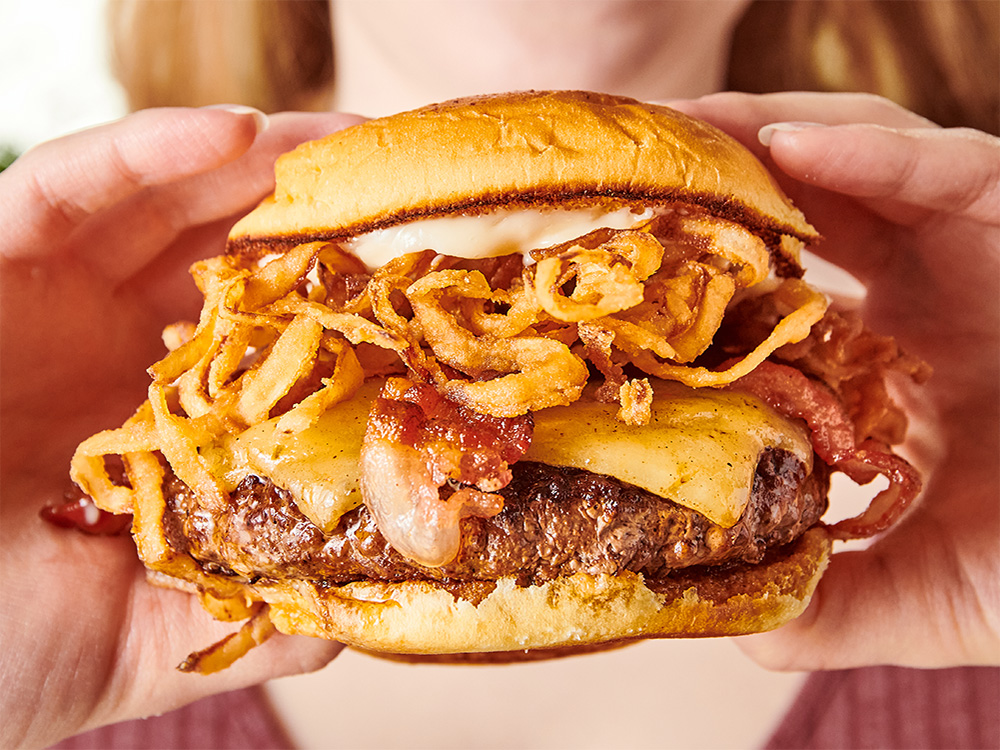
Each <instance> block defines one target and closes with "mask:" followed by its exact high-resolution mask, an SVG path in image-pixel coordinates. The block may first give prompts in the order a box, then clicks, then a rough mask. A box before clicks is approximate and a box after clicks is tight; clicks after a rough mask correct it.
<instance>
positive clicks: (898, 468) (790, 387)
mask: <svg viewBox="0 0 1000 750" xmlns="http://www.w3.org/2000/svg"><path fill="white" fill-rule="evenodd" d="M729 387H730V388H731V389H733V390H739V391H744V392H746V393H750V394H752V395H755V396H757V397H758V398H760V399H761V400H762V401H764V402H765V403H767V404H768V405H769V406H771V408H773V409H775V410H776V411H778V412H779V413H781V414H784V415H785V416H787V417H792V418H794V419H802V420H803V421H805V423H806V424H807V425H808V427H809V430H810V434H811V437H812V444H813V450H814V451H815V452H816V455H818V456H819V457H820V458H821V459H823V461H825V462H826V463H827V464H829V465H830V466H832V467H833V468H835V469H837V470H839V471H842V472H843V473H844V474H846V475H847V476H848V477H850V478H851V479H852V480H853V481H855V482H857V483H858V484H867V483H868V482H870V481H872V480H873V479H874V478H875V477H876V476H879V475H882V476H884V477H886V478H887V479H888V480H889V486H888V487H887V488H886V489H884V490H882V491H881V492H879V493H878V494H877V495H876V496H875V497H874V498H873V499H872V501H871V503H870V504H869V506H868V508H867V509H865V510H864V511H863V512H862V513H860V514H859V515H857V516H855V517H853V518H849V519H846V520H843V521H840V522H838V523H835V524H833V525H832V526H830V527H829V531H830V533H831V534H832V535H833V537H834V538H836V539H863V538H866V537H870V536H872V535H874V534H877V533H879V532H881V531H884V530H885V529H887V528H888V527H889V526H890V525H891V524H892V523H894V522H895V521H896V520H897V519H898V518H899V517H900V516H901V515H902V514H903V512H904V511H905V510H906V508H907V507H908V506H909V505H910V503H911V502H912V501H913V500H914V498H916V496H917V495H918V494H919V492H920V487H921V483H920V477H919V475H918V474H917V472H916V470H915V469H914V468H913V467H912V466H911V465H910V464H909V463H907V462H906V461H905V460H904V459H902V458H900V457H899V456H897V455H895V454H894V453H892V451H891V450H890V449H889V448H888V447H887V446H885V445H884V444H883V443H881V442H879V441H877V440H873V439H868V440H865V441H863V442H862V443H861V444H860V445H858V444H857V443H856V442H855V438H854V435H855V426H854V425H853V424H852V422H851V420H850V418H849V417H848V414H847V411H846V409H845V408H844V406H843V405H842V404H841V402H840V401H839V400H838V398H837V397H836V396H835V395H834V394H833V392H832V391H831V390H830V389H829V388H827V387H826V386H825V385H823V384H822V383H819V382H818V381H816V380H814V379H812V378H809V377H807V376H806V375H804V374H803V373H801V372H799V371H798V370H796V369H795V368H793V367H790V366H788V365H779V364H775V363H773V362H765V363H763V364H762V365H761V366H760V367H758V368H757V369H756V370H754V371H753V372H752V373H750V374H749V375H746V376H745V377H743V378H740V379H739V380H738V381H736V382H735V383H733V384H732V385H730V386H729Z"/></svg>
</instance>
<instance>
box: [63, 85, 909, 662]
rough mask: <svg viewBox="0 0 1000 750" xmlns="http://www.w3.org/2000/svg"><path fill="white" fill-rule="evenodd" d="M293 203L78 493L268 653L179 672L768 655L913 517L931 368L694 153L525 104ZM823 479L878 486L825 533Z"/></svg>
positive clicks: (234, 652)
mask: <svg viewBox="0 0 1000 750" xmlns="http://www.w3.org/2000/svg"><path fill="white" fill-rule="evenodd" d="M275 174H276V187H275V189H274V193H273V194H272V195H271V196H269V197H267V198H266V199H265V200H264V201H263V202H262V203H261V204H260V205H259V206H258V207H257V208H256V209H255V210H254V211H252V212H251V213H250V214H249V215H247V216H246V217H245V218H243V219H242V220H240V221H239V222H238V223H237V224H236V225H235V226H234V227H233V228H232V231H231V233H230V235H229V239H228V246H227V248H226V249H225V252H224V253H223V254H221V255H220V256H218V257H215V258H211V259H208V260H205V261H202V262H199V263H197V264H196V265H195V266H194V267H193V268H192V274H193V277H194V280H195V282H196V283H197V285H198V287H199V289H200V291H201V292H202V294H203V296H204V306H203V309H202V310H201V314H200V318H199V320H198V321H197V322H188V323H183V322H182V323H178V324H176V325H173V326H170V327H169V328H168V329H167V330H166V331H165V333H164V340H165V342H166V343H167V345H168V349H169V353H167V354H166V356H165V357H164V358H163V359H162V360H161V361H159V362H157V363H156V364H154V365H153V366H152V367H150V368H149V373H150V376H151V382H150V386H149V392H148V399H147V400H146V401H145V402H144V403H143V404H142V405H141V406H140V407H139V409H138V410H137V411H136V413H135V414H134V415H133V416H132V417H131V418H130V419H129V420H128V421H127V422H126V423H125V424H124V425H123V426H122V427H120V428H117V429H112V430H108V431H105V432H102V433H100V434H98V435H95V436H93V437H92V438H90V439H88V440H87V441H85V442H84V443H83V444H82V445H81V446H80V447H79V449H78V450H77V453H76V455H75V456H74V459H73V463H72V476H73V479H74V480H75V482H76V483H77V484H78V485H79V487H80V488H81V489H82V491H83V492H85V493H87V494H88V495H89V496H91V497H92V498H93V500H94V502H95V503H96V504H97V505H98V506H99V507H100V508H101V509H103V510H105V511H109V512H111V513H116V514H131V516H132V533H133V535H134V538H135V541H136V544H137V548H138V553H139V555H140V556H141V558H142V559H143V561H144V562H145V565H146V566H147V568H148V570H149V571H150V577H151V578H152V579H153V580H154V581H156V582H159V583H164V584H166V585H175V586H180V587H183V588H187V589H190V590H191V591H193V592H195V593H196V594H197V595H198V596H199V597H200V598H201V601H202V603H203V604H204V605H205V607H206V608H207V609H208V610H209V611H210V612H211V613H212V614H213V615H214V616H216V617H218V618H220V619H225V620H232V621H239V620H246V623H245V624H244V625H243V626H242V627H241V628H240V630H239V631H238V632H237V633H236V634H234V636H233V637H232V638H231V639H229V640H227V642H225V643H223V644H216V645H215V646H213V647H210V648H209V649H206V650H205V651H202V652H199V653H196V654H194V655H193V656H192V657H191V658H190V659H189V660H188V661H187V662H186V663H185V665H184V667H183V668H185V669H197V670H200V671H211V670H212V669H215V668H218V667H221V666H225V665H226V664H228V663H230V662H231V661H232V659H234V658H236V657H237V656H239V655H240V654H241V653H243V652H244V651H245V650H246V649H247V648H249V647H251V646H252V645H253V644H255V643H257V642H259V641H260V640H262V639H263V638H264V637H266V636H267V635H268V634H269V633H270V632H273V631H274V630H275V629H277V630H280V631H283V632H286V633H301V634H307V635H311V636H317V637H321V638H328V639H335V640H337V641H341V642H344V643H346V644H350V645H352V646H356V647H358V648H361V649H367V650H370V651H373V652H379V653H385V654H398V655H425V656H426V655H459V654H482V653H487V654H501V655H503V654H506V655H511V654H519V655H521V656H529V657H530V656H531V655H533V654H546V655H550V654H555V653H568V652H573V651H575V650H580V649H588V648H597V647H603V646H606V645H608V644H617V643H621V642H626V641H630V640H635V639H642V638H660V637H693V636H718V635H739V634H744V633H752V632H758V631H763V630H768V629H772V628H775V627H778V626H780V625H782V624H783V623H785V622H787V621H789V620H790V619H792V618H794V617H796V616H797V615H798V614H799V613H801V612H802V610H803V609H804V608H805V606H806V605H807V603H808V601H809V597H810V595H811V593H812V591H813V590H814V587H815V586H816V583H817V581H818V580H819V577H820V576H821V575H822V573H823V570H824V567H825V565H826V562H827V559H828V556H829V553H830V549H831V544H832V542H833V540H836V539H850V538H856V537H866V536H870V535H872V534H875V533H877V532H879V531H881V530H883V529H885V528H887V527H888V526H889V525H890V524H891V523H893V522H894V521H895V519H896V518H898V517H899V515H900V514H901V513H902V512H903V510H904V509H905V507H906V506H907V504H908V503H909V502H910V501H911V500H912V499H913V498H914V497H915V496H916V494H917V492H918V490H919V485H920V483H919V478H918V476H917V474H916V473H915V472H914V470H913V469H912V468H911V467H910V465H909V464H908V463H906V462H905V461H904V460H903V459H902V458H900V457H898V456H897V455H895V454H894V453H893V452H892V450H891V448H890V446H891V445H893V444H896V443H899V442H900V441H901V440H902V439H903V436H904V433H905V417H904V416H903V414H902V412H901V411H900V409H899V408H898V407H897V406H896V405H894V404H893V402H892V401H891V399H890V398H889V388H888V386H887V380H888V378H889V377H890V374H891V373H894V372H895V373H902V374H904V375H907V376H909V377H912V378H914V379H916V380H920V379H921V378H923V377H924V376H926V372H925V370H924V367H923V366H922V365H921V364H920V363H919V362H917V361H916V360H914V359H912V358H911V357H908V356H907V355H906V354H905V353H903V352H901V351H900V349H899V348H898V347H897V346H896V344H895V343H894V342H893V340H892V339H891V338H889V337H886V336H881V335H877V334H875V333H873V332H871V331H869V330H868V329H867V328H866V327H865V326H864V324H863V323H862V322H861V320H860V318H859V317H858V316H857V314H855V313H853V312H850V311H847V312H845V311H838V310H834V309H832V308H831V305H830V304H829V301H828V299H827V297H826V296H825V295H824V294H822V293H821V292H820V291H818V290H817V289H816V288H814V287H813V286H811V285H810V284H809V283H808V282H807V281H805V280H804V279H803V269H802V253H803V251H804V250H805V249H806V248H807V247H808V246H809V245H811V244H813V243H815V242H817V241H818V240H819V236H818V233H817V232H816V230H815V229H814V228H813V227H812V226H811V225H810V224H809V223H808V222H807V221H806V219H805V218H804V216H803V215H802V214H801V212H800V211H799V210H798V209H796V208H795V206H793V205H792V203H791V202H790V201H789V200H788V198H787V197H786V196H785V195H784V194H783V193H782V191H781V190H780V188H779V187H778V186H777V183H776V182H775V180H774V179H773V177H772V176H771V175H770V174H769V172H768V171H767V170H766V168H765V167H764V166H763V165H762V164H761V163H760V162H759V161H758V160H757V159H756V158H755V157H754V156H753V155H752V154H751V153H750V152H748V151H747V150H746V149H745V148H743V147H742V146H741V145H740V144H738V143H737V142H736V141H734V140H733V139H731V138H730V137H728V136H727V135H725V134H724V133H722V132H720V131H718V130H716V129H715V128H713V127H711V126H709V125H708V124H706V123H703V122H700V121H697V120H694V119H692V118H690V117H687V116H685V115H683V114H680V113H678V112H676V111H673V110H671V109H668V108H666V107H662V106H654V105H650V104H644V103H640V102H637V101H634V100H631V99H626V98H621V97H615V96H607V95H601V94H595V93H589V92H565V91H550V92H521V93H511V94H503V95H495V96H488V97H479V98H470V99H462V100H455V101H451V102H447V103H443V104H438V105H434V106H429V107H426V108H423V109H419V110H415V111H411V112H406V113H403V114H399V115H395V116H391V117H386V118H382V119H377V120H372V121H369V122H365V123H363V124H360V125H357V126H354V127H351V128H349V129H346V130H343V131H340V132H337V133H334V134H332V135H330V136H328V137H326V138H323V139H321V140H318V141H313V142H309V143H306V144H303V145H301V146H300V147H298V148H297V149H295V150H294V151H292V152H291V153H289V154H286V155H284V156H283V157H281V158H280V159H279V161H278V162H277V166H276V171H275ZM116 466H118V467H119V468H118V469H116V468H115V467H116ZM833 472H841V473H844V474H846V475H847V476H848V477H850V478H851V479H853V480H854V481H856V482H858V483H867V482H868V481H870V480H871V479H873V478H875V477H876V476H880V475H881V476H883V477H885V478H886V479H887V480H888V481H887V482H885V481H884V482H883V484H884V488H883V489H881V490H880V491H879V492H878V493H877V494H875V496H874V498H873V499H872V501H871V503H870V505H869V507H868V508H867V509H865V510H864V511H862V512H861V513H860V514H859V515H857V516H855V517H853V518H848V519H845V520H840V521H836V522H825V521H824V520H823V518H824V514H825V513H826V510H827V495H828V489H829V482H830V475H831V473H833ZM488 658H494V657H488ZM496 658H500V657H496Z"/></svg>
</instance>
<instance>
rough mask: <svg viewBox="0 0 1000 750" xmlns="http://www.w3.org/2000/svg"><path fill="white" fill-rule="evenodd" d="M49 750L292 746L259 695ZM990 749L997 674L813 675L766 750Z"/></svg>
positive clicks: (888, 671)
mask: <svg viewBox="0 0 1000 750" xmlns="http://www.w3.org/2000/svg"><path fill="white" fill-rule="evenodd" d="M55 748H56V749H58V750H124V749H125V748H128V750H293V745H292V743H291V740H290V739H289V737H288V734H287V733H286V732H285V729H284V727H283V726H282V724H281V722H280V720H279V719H278V717H277V716H276V715H275V713H274V711H273V709H272V708H271V705H270V703H269V702H268V700H267V698H266V696H265V695H264V693H263V691H262V690H260V689H258V688H250V689H247V690H239V691H236V692H233V693H227V694H225V695H219V696H214V697H212V698H206V699H204V700H202V701H199V702H197V703H194V704H192V705H190V706H187V707H185V708H182V709H180V710H178V711H174V712H172V713H169V714H165V715H163V716H159V717H155V718H150V719H141V720H137V721H126V722H123V723H121V724H115V725H113V726H109V727H103V728H101V729H95V730H94V731H92V732H87V733H86V734H82V735H79V736H77V737H73V738H71V739H68V740H65V741H63V742H60V743H59V744H58V745H55ZM865 748H877V749H878V750H892V749H894V748H899V749H900V750H918V749H923V748H927V749H928V750H936V749H939V750H1000V669H993V668H985V667H984V668H974V667H968V668H958V669H940V670H919V669H902V668H898V667H871V668H868V669H853V670H846V671H841V672H818V673H816V674H814V675H812V676H810V678H809V679H808V680H807V682H806V684H805V686H804V687H803V689H802V692H801V693H800V694H799V696H798V698H796V700H795V702H794V704H793V705H792V707H791V709H790V710H789V712H788V714H787V715H786V716H785V718H784V720H783V721H782V722H781V723H780V724H779V726H778V729H777V730H776V731H775V733H774V734H773V736H772V737H771V739H770V740H769V741H768V743H767V745H766V750H793V749H794V750H826V749H830V750H854V749H857V750H862V749H865Z"/></svg>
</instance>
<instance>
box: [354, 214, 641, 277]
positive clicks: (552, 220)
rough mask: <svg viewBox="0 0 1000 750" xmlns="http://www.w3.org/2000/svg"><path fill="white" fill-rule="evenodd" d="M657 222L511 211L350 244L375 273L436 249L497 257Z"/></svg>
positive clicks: (442, 220)
mask: <svg viewBox="0 0 1000 750" xmlns="http://www.w3.org/2000/svg"><path fill="white" fill-rule="evenodd" d="M651 218H653V209H651V208H646V209H644V210H643V211H642V212H641V213H635V212H634V211H633V210H632V209H631V208H629V207H624V208H618V209H616V210H614V211H608V210H606V209H604V208H601V207H599V206H595V207H592V208H577V209H548V210H544V211H539V210H538V209H509V210H499V211H491V212H489V213H483V214H475V215H452V216H433V217H430V218H426V219H415V220H414V221H409V222H406V223H404V224H398V225H396V226H393V227H388V228H386V229H376V230H375V231H373V232H368V233H366V234H362V235H359V236H357V237H354V238H353V239H351V240H349V241H348V242H346V243H344V247H345V249H347V250H349V251H350V252H352V253H354V254H355V255H356V256H357V257H358V258H360V259H361V261H362V262H363V263H364V264H365V265H366V266H368V267H369V268H371V269H375V268H379V267H381V266H384V265H385V264H386V263H388V262H389V261H390V260H392V259H393V258H398V257H399V256H401V255H406V254H407V253H415V252H420V251H421V250H434V251H435V252H436V253H439V254H441V255H451V256H454V257H456V258H493V257H496V256H499V255H510V254H513V253H521V254H523V255H524V256H525V262H526V263H530V262H531V261H530V258H529V257H528V252H530V251H531V250H537V249H542V248H546V247H552V246H553V245H559V244H561V243H563V242H569V241H570V240H573V239H576V238H577V237H582V236H583V235H585V234H587V233H589V232H592V231H594V230H595V229H602V228H608V229H631V228H633V227H636V226H638V225H640V224H642V223H643V222H646V221H649V220H650V219H651Z"/></svg>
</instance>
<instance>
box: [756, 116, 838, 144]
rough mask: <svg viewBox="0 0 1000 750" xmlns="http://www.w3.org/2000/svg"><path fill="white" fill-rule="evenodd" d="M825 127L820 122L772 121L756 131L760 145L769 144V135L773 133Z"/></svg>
mask: <svg viewBox="0 0 1000 750" xmlns="http://www.w3.org/2000/svg"><path fill="white" fill-rule="evenodd" d="M825 127H826V125H824V124H823V123H821V122H772V123H771V124H770V125H765V126H764V127H762V128H761V129H760V130H758V131H757V140H758V141H760V145H762V146H770V145H771V137H772V136H773V135H774V134H775V133H778V132H781V133H795V132H798V131H800V130H808V129H810V128H825Z"/></svg>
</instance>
